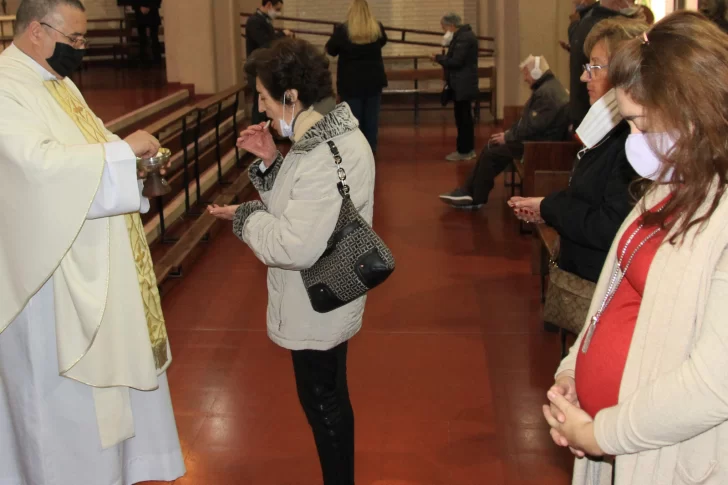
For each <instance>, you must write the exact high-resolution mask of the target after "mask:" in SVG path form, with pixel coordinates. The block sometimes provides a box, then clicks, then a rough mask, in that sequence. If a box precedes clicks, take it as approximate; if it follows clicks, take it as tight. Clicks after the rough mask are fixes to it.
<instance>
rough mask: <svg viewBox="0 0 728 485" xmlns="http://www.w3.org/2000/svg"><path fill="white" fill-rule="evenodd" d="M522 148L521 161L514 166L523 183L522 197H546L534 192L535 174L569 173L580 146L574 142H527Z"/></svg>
mask: <svg viewBox="0 0 728 485" xmlns="http://www.w3.org/2000/svg"><path fill="white" fill-rule="evenodd" d="M523 146H524V150H523V159H522V160H521V161H520V162H516V164H515V165H516V171H517V172H518V175H519V177H520V178H521V181H522V183H523V189H522V195H523V197H537V196H542V195H547V194H544V193H540V192H537V190H536V179H535V174H536V172H537V171H556V172H567V173H568V172H571V168H572V166H573V164H574V159H575V158H576V154H577V153H578V152H579V149H581V144H579V143H578V142H575V141H527V142H525V143H524V144H523Z"/></svg>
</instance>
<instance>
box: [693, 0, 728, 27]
mask: <svg viewBox="0 0 728 485" xmlns="http://www.w3.org/2000/svg"><path fill="white" fill-rule="evenodd" d="M698 10H700V12H701V13H702V14H703V15H705V16H706V17H708V18H709V19H710V20H712V21H713V22H714V23H715V24H716V25H717V26H718V27H720V28H721V30H723V32H726V33H728V6H727V5H726V0H698Z"/></svg>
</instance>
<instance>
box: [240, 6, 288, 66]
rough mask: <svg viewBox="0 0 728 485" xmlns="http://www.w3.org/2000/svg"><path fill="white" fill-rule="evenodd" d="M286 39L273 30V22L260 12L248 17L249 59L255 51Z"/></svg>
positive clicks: (247, 45)
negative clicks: (278, 40) (277, 40)
mask: <svg viewBox="0 0 728 485" xmlns="http://www.w3.org/2000/svg"><path fill="white" fill-rule="evenodd" d="M281 37H285V34H284V33H283V32H280V31H276V30H275V29H274V28H273V21H272V20H271V18H270V17H268V15H266V14H265V13H263V12H261V11H260V10H256V11H255V15H251V16H250V17H248V21H247V22H245V53H246V55H247V56H248V57H250V54H252V53H253V51H254V50H256V49H260V48H261V47H270V45H271V43H272V42H273V41H274V40H276V39H279V38H281Z"/></svg>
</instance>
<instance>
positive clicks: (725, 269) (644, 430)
mask: <svg viewBox="0 0 728 485" xmlns="http://www.w3.org/2000/svg"><path fill="white" fill-rule="evenodd" d="M668 194H669V188H668V187H667V186H661V187H659V188H657V189H656V190H654V191H652V192H651V193H649V194H648V195H647V196H646V206H647V207H654V206H655V205H656V204H657V203H659V202H660V201H661V200H663V199H664V198H665V197H667V195H668ZM709 200H712V197H711V198H709ZM707 207H708V203H706V204H703V207H702V208H701V210H700V212H699V213H702V211H703V210H705V209H707ZM641 208H642V204H641V203H640V204H637V206H636V207H635V209H634V210H633V211H632V213H631V214H630V215H629V217H627V219H626V220H625V222H624V224H623V225H622V228H621V229H620V231H619V233H618V234H617V236H616V238H615V240H614V243H613V244H612V248H611V250H610V252H609V255H608V256H607V260H606V262H605V264H604V269H603V271H602V274H601V277H600V278H599V282H598V285H597V289H596V292H595V295H594V298H593V300H592V303H591V308H590V311H589V317H591V315H593V314H594V312H595V311H596V309H597V307H598V306H599V305H600V304H601V301H602V298H603V297H604V294H605V293H606V290H607V286H608V284H609V278H610V276H611V274H612V271H613V269H614V268H615V265H616V248H617V246H618V243H619V241H620V239H621V238H622V235H623V234H624V232H625V230H626V229H627V228H628V227H629V226H630V224H632V222H634V221H635V219H637V217H638V216H639V215H640V214H641V213H642V211H641ZM667 239H669V236H668V238H666V242H665V243H664V244H663V245H662V246H660V248H659V250H658V251H657V254H656V255H655V259H654V261H653V262H652V265H651V266H650V270H649V274H648V277H647V284H646V286H645V293H644V296H643V300H642V304H641V306H640V311H639V316H638V318H637V324H636V326H635V330H634V336H633V338H632V343H631V346H630V349H629V354H628V357H627V363H626V366H625V369H624V375H623V378H622V384H621V387H620V392H619V404H618V405H616V406H614V407H612V408H608V409H604V410H602V411H601V412H599V413H598V414H597V416H596V417H595V420H594V430H595V436H596V439H597V442H598V443H599V446H600V447H601V449H602V450H603V451H604V452H605V453H606V454H608V455H614V456H616V459H615V466H616V481H615V483H616V485H649V484H654V485H668V484H697V483H700V484H706V485H718V484H728V424H726V420H728V252H727V251H726V248H728V196H724V197H723V199H722V200H721V202H720V204H719V206H718V208H717V210H716V211H715V213H714V214H713V216H712V217H711V218H710V221H709V223H708V224H707V225H705V226H704V228H703V229H702V230H700V231H698V230H696V228H693V229H692V230H691V231H690V233H689V236H688V238H687V239H686V241H685V243H684V244H683V245H682V246H672V245H670V244H669V243H667ZM584 331H586V326H585V327H584ZM598 331H599V330H598V329H597V332H598ZM583 336H584V332H582V333H581V334H580V335H579V337H578V339H577V341H576V343H575V344H574V346H573V347H572V348H571V351H570V352H569V355H568V356H567V357H566V358H565V359H564V360H563V361H562V363H561V366H560V367H559V369H558V371H557V374H556V375H557V376H560V375H569V376H572V377H573V376H574V369H575V366H576V357H577V352H579V347H580V344H581V340H582V338H583ZM577 394H578V389H577ZM611 468H612V467H611V465H609V464H607V463H606V462H598V461H592V460H589V459H577V460H576V463H575V466H574V478H573V484H575V485H610V484H611Z"/></svg>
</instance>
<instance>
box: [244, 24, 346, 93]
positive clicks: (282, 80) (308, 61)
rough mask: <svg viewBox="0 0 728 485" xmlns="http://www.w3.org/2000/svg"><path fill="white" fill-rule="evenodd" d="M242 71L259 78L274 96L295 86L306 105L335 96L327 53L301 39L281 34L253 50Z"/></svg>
mask: <svg viewBox="0 0 728 485" xmlns="http://www.w3.org/2000/svg"><path fill="white" fill-rule="evenodd" d="M245 72H246V73H247V74H248V75H249V76H251V77H253V78H255V77H257V78H259V79H260V82H261V83H263V86H265V89H267V90H268V92H269V93H270V95H271V96H272V97H273V98H274V99H278V100H282V99H283V95H284V94H285V92H286V91H288V90H289V89H295V90H297V91H298V99H299V100H300V101H301V103H302V104H303V105H304V106H305V107H309V106H311V105H312V104H315V103H318V102H319V101H321V100H324V99H326V98H330V97H332V96H334V85H333V81H332V79H331V71H329V59H328V57H326V55H324V53H323V52H321V51H319V50H318V49H317V48H316V47H314V46H313V45H312V44H311V43H310V42H306V41H305V40H302V39H290V38H283V39H280V40H277V41H275V42H274V43H273V44H272V45H271V47H269V48H264V49H257V50H255V51H254V52H253V53H252V54H251V55H250V57H249V58H248V60H247V62H246V63H245Z"/></svg>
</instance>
